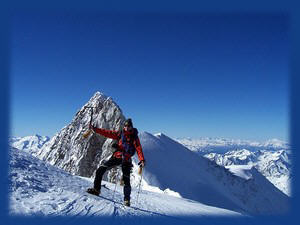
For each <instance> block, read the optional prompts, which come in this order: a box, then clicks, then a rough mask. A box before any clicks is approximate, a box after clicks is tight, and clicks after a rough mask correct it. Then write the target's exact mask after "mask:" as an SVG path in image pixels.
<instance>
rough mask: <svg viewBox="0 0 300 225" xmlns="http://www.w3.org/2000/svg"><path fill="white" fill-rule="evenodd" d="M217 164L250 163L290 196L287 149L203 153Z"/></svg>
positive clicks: (289, 155)
mask: <svg viewBox="0 0 300 225" xmlns="http://www.w3.org/2000/svg"><path fill="white" fill-rule="evenodd" d="M204 156H205V157H206V158H209V159H210V160H213V161H214V162H216V163H217V164H218V165H221V166H225V167H226V166H230V165H252V166H255V168H256V169H257V170H258V171H259V172H260V173H261V174H262V175H264V176H265V177H266V178H267V179H268V180H269V181H270V182H271V183H273V184H274V185H275V186H276V187H277V188H278V189H279V190H281V191H282V192H284V193H285V194H287V195H289V196H291V179H292V164H291V153H290V152H289V151H287V150H277V151H256V152H251V151H249V150H247V149H242V150H235V151H229V152H226V153H225V154H218V153H209V154H205V155H204Z"/></svg>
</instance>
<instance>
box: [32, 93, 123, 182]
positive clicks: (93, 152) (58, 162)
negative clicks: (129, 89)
mask: <svg viewBox="0 0 300 225" xmlns="http://www.w3.org/2000/svg"><path fill="white" fill-rule="evenodd" d="M89 107H93V108H89ZM92 110H93V117H92V124H93V125H94V126H96V127H101V128H104V129H109V130H120V129H121V126H122V124H123V122H124V121H125V117H124V115H123V113H122V110H121V109H120V107H119V106H118V105H117V104H116V103H115V102H114V101H113V99H112V98H111V97H107V96H106V95H104V94H102V93H100V92H96V93H95V94H94V95H93V96H92V97H91V98H90V100H89V101H88V102H87V103H86V104H85V105H83V106H82V107H81V109H80V110H79V111H78V112H77V113H76V115H75V116H74V118H73V119H72V120H71V122H70V123H69V124H68V125H67V126H65V127H64V128H62V129H61V130H60V131H59V132H58V133H57V134H56V135H54V137H52V138H51V140H50V141H49V142H48V143H47V144H45V145H44V146H43V147H42V148H41V150H40V151H39V152H36V153H35V155H36V156H37V157H38V158H40V159H42V160H44V161H47V162H49V163H50V164H52V165H55V166H58V167H59V168H62V169H64V170H66V171H67V172H70V173H71V174H74V175H80V176H86V177H91V176H92V175H93V173H94V171H95V170H96V169H97V167H98V165H99V164H100V163H101V161H102V160H103V159H105V158H106V157H108V156H109V155H111V151H112V149H111V147H110V146H111V144H112V141H113V140H111V139H106V138H105V137H102V136H100V135H98V134H96V133H92V134H91V135H89V136H88V137H87V138H84V137H83V134H84V133H85V132H86V131H87V130H88V127H89V123H90V119H91V113H92Z"/></svg>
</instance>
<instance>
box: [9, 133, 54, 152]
mask: <svg viewBox="0 0 300 225" xmlns="http://www.w3.org/2000/svg"><path fill="white" fill-rule="evenodd" d="M49 140H50V138H49V137H47V136H40V135H37V134H36V135H33V136H25V137H12V138H10V140H9V141H10V146H12V147H14V148H17V149H20V150H25V151H28V152H30V153H36V152H38V151H39V150H40V149H41V148H42V147H43V145H44V144H45V143H47V142H48V141H49Z"/></svg>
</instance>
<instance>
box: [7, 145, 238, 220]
mask: <svg viewBox="0 0 300 225" xmlns="http://www.w3.org/2000/svg"><path fill="white" fill-rule="evenodd" d="M9 176H10V180H11V186H10V214H11V215H45V216H46V215H47V216H48V215H51V216H58V215H63V216H66V215H70V216H107V217H111V218H119V217H126V218H136V217H137V216H147V217H163V218H167V220H169V221H172V220H174V221H176V219H177V218H179V217H180V216H182V215H193V216H216V215H222V216H238V215H240V214H239V213H236V212H233V211H230V210H226V209H221V208H216V207H211V206H207V205H204V204H201V203H199V202H196V201H191V200H189V199H184V198H178V197H174V196H170V195H168V194H164V193H155V192H150V191H146V190H142V191H141V193H140V196H139V201H138V202H137V189H133V190H132V199H131V202H132V207H129V208H128V207H124V206H123V205H122V199H123V191H122V187H120V185H117V188H116V193H115V195H114V194H113V190H114V187H115V184H112V183H108V182H103V184H104V185H105V187H102V193H101V197H97V196H93V195H89V194H87V193H86V192H85V190H86V189H87V188H88V187H91V186H92V180H91V179H88V178H82V177H79V176H74V175H71V174H69V173H67V172H65V171H63V170H61V169H59V168H57V167H54V166H52V165H49V164H47V163H45V162H44V161H41V160H39V159H37V158H35V157H33V156H31V155H30V154H28V153H26V152H24V151H20V150H17V149H15V148H11V151H10V173H9ZM113 196H114V197H113ZM182 222H185V221H182Z"/></svg>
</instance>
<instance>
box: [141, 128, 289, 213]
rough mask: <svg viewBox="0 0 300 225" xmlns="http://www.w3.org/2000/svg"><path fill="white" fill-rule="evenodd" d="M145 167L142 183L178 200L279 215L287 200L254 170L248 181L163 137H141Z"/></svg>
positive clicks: (142, 134)
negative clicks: (173, 194) (169, 192)
mask: <svg viewBox="0 0 300 225" xmlns="http://www.w3.org/2000/svg"><path fill="white" fill-rule="evenodd" d="M140 140H141V143H142V146H143V151H144V154H145V158H146V160H147V167H146V169H145V176H144V177H145V181H146V182H147V183H148V184H150V185H152V186H157V187H158V188H159V189H162V190H164V189H166V188H169V189H171V190H173V191H176V192H178V193H179V194H180V195H181V196H182V197H184V198H188V199H192V200H195V201H198V202H201V203H204V204H207V205H211V206H214V207H218V208H226V209H229V210H233V211H238V212H247V213H249V214H281V213H286V212H287V211H288V208H289V198H288V197H287V196H286V195H285V194H283V193H282V192H281V191H279V190H278V189H277V188H276V187H275V186H274V185H273V184H271V183H270V182H269V181H268V180H267V179H266V178H265V177H264V176H262V175H261V174H260V173H259V172H258V171H257V170H256V169H255V168H254V167H252V168H249V171H248V173H251V179H248V178H247V179H245V177H240V176H236V174H235V173H233V172H232V171H230V170H228V169H226V168H224V167H222V166H219V165H217V164H216V163H214V162H211V161H210V160H209V159H207V158H204V157H202V156H199V155H197V154H196V153H194V152H192V151H190V150H189V149H187V148H185V147H184V146H183V145H181V144H179V143H178V142H176V141H174V140H172V139H171V138H169V137H167V136H165V135H164V134H157V135H155V136H154V135H152V134H149V133H146V132H144V133H141V134H140Z"/></svg>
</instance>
